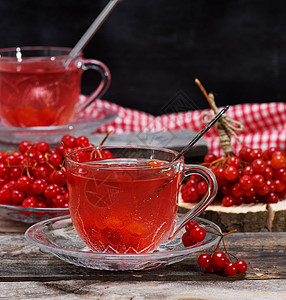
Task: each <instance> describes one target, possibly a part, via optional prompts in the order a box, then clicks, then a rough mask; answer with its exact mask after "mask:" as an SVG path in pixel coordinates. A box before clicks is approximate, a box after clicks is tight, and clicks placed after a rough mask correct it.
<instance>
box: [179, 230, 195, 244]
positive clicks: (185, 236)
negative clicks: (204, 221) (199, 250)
mask: <svg viewBox="0 0 286 300" xmlns="http://www.w3.org/2000/svg"><path fill="white" fill-rule="evenodd" d="M182 243H183V245H184V246H185V247H189V246H192V245H194V244H195V242H194V241H192V239H191V237H190V233H189V232H185V233H184V234H183V235H182Z"/></svg>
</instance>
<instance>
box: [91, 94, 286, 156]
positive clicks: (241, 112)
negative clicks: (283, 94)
mask: <svg viewBox="0 0 286 300" xmlns="http://www.w3.org/2000/svg"><path fill="white" fill-rule="evenodd" d="M97 108H107V109H111V110H113V111H116V112H117V113H118V117H117V118H116V119H115V120H114V121H113V122H111V123H109V124H105V125H102V126H101V127H100V128H99V129H98V130H97V131H96V133H105V132H107V131H108V130H112V132H113V133H132V132H144V131H145V132H146V131H148V132H154V131H169V130H179V129H187V130H188V129H189V130H193V131H196V132H199V131H201V130H202V129H203V127H204V126H205V124H203V123H202V116H203V114H205V113H211V112H212V111H211V109H207V110H199V111H187V112H179V113H173V114H167V115H161V116H152V115H150V114H147V113H144V112H141V111H137V110H133V109H129V108H124V107H122V106H119V105H117V104H114V103H110V102H107V101H103V100H97V101H95V102H94V104H93V105H91V106H90V107H89V108H88V110H87V113H88V114H93V113H94V112H95V111H96V109H97ZM226 115H227V117H228V118H229V119H233V120H236V121H239V122H241V123H242V124H243V126H244V129H243V131H241V132H237V134H238V136H239V138H240V139H241V141H242V143H243V144H244V145H246V146H249V147H252V148H262V149H263V150H265V149H267V148H269V147H278V148H279V149H281V150H284V151H285V150H286V103H261V104H239V105H234V106H231V107H230V109H229V110H228V111H227V113H226ZM204 137H205V139H206V141H207V144H208V147H209V152H212V153H215V154H217V155H222V154H223V153H222V150H221V148H220V145H219V138H218V131H217V129H216V128H215V127H214V126H213V128H211V129H210V130H209V131H208V132H207V133H206V134H205V136H204ZM187 142H188V141H187V137H186V143H187ZM232 146H233V148H234V151H235V152H238V150H239V149H240V148H241V145H240V143H239V142H238V141H237V140H236V139H235V138H234V137H232Z"/></svg>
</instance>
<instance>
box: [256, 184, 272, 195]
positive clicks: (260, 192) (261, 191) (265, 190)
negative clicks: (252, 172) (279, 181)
mask: <svg viewBox="0 0 286 300" xmlns="http://www.w3.org/2000/svg"><path fill="white" fill-rule="evenodd" d="M269 191H270V188H269V186H268V185H263V186H262V187H260V188H259V189H257V190H256V193H257V194H258V195H260V196H265V195H267V194H268V193H269Z"/></svg>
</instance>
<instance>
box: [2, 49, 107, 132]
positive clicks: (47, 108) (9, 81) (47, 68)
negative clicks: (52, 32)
mask: <svg viewBox="0 0 286 300" xmlns="http://www.w3.org/2000/svg"><path fill="white" fill-rule="evenodd" d="M70 50H71V49H69V48H55V47H22V48H20V47H19V48H16V49H12V48H9V49H0V115H1V119H2V120H3V123H4V124H5V125H6V126H14V127H33V126H50V125H63V124H67V123H68V122H69V121H70V120H71V119H72V118H74V117H75V116H76V115H77V113H78V112H79V111H80V107H81V105H83V104H80V102H79V101H80V90H81V77H82V72H83V70H86V69H87V68H95V69H97V70H99V72H100V73H101V76H102V82H101V84H100V86H99V87H98V88H97V90H96V91H95V93H93V94H92V95H91V96H90V97H89V98H88V99H86V101H85V103H84V105H85V106H86V105H88V104H89V103H91V102H92V101H94V100H95V99H96V98H97V97H99V96H101V95H102V94H103V92H105V91H106V89H107V88H108V86H109V82H110V74H109V71H108V68H107V67H106V66H105V65H104V64H103V63H101V62H99V61H95V60H84V59H83V58H82V57H81V54H80V55H79V56H78V57H77V58H76V59H75V60H73V61H71V63H69V64H68V63H67V62H68V58H69V56H68V54H69V52H70Z"/></svg>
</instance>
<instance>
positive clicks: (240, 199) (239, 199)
mask: <svg viewBox="0 0 286 300" xmlns="http://www.w3.org/2000/svg"><path fill="white" fill-rule="evenodd" d="M245 201H246V197H245V196H240V197H235V200H234V205H241V204H243V203H244V202H245Z"/></svg>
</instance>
